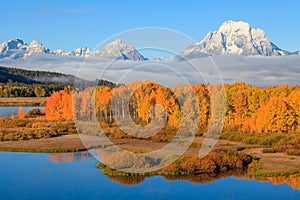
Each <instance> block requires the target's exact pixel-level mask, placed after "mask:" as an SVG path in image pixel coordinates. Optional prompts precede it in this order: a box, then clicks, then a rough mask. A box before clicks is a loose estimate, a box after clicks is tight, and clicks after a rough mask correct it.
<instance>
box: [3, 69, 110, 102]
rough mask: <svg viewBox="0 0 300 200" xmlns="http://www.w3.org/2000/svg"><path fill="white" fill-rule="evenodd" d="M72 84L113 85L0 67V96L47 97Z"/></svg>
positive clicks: (57, 74)
mask: <svg viewBox="0 0 300 200" xmlns="http://www.w3.org/2000/svg"><path fill="white" fill-rule="evenodd" d="M74 84H75V85H78V86H79V87H82V86H81V85H83V86H85V87H86V86H93V85H103V86H110V87H114V86H115V85H114V84H113V83H111V82H109V81H106V80H96V81H87V80H83V79H80V78H77V77H76V76H73V75H67V74H62V73H57V72H48V71H37V70H24V69H17V68H8V67H0V97H48V96H50V95H51V94H52V93H53V92H55V91H59V90H63V89H64V88H66V87H67V88H70V87H71V86H73V85H74Z"/></svg>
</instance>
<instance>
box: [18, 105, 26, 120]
mask: <svg viewBox="0 0 300 200" xmlns="http://www.w3.org/2000/svg"><path fill="white" fill-rule="evenodd" d="M18 118H19V119H24V118H25V113H24V111H23V108H22V106H20V108H19V112H18Z"/></svg>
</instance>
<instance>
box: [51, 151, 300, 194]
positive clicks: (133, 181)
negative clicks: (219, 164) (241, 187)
mask: <svg viewBox="0 0 300 200" xmlns="http://www.w3.org/2000/svg"><path fill="white" fill-rule="evenodd" d="M91 157H92V156H91V155H90V154H89V153H88V152H78V153H49V154H48V159H49V160H50V161H51V162H52V163H66V162H69V163H73V162H76V161H80V162H85V161H86V160H87V159H90V158H91ZM99 173H101V170H100V169H99ZM231 176H234V177H236V178H237V179H247V180H249V181H251V180H257V181H260V182H271V183H272V184H274V185H280V184H288V185H289V186H290V187H291V188H293V189H295V190H300V174H294V175H287V176H277V177H261V176H254V175H251V174H249V173H247V172H246V171H245V170H235V171H230V172H227V173H220V174H213V175H212V174H198V175H189V176H163V178H164V179H165V180H166V181H178V180H184V181H188V182H191V183H194V184H205V183H209V182H214V181H217V180H219V179H222V178H226V177H231ZM106 177H107V178H109V179H110V180H111V181H113V182H116V183H119V184H121V185H124V186H134V185H138V184H141V183H143V182H144V181H146V179H147V177H145V176H110V175H106Z"/></svg>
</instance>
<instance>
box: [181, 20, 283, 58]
mask: <svg viewBox="0 0 300 200" xmlns="http://www.w3.org/2000/svg"><path fill="white" fill-rule="evenodd" d="M225 54H235V55H245V56H249V55H262V56H281V55H287V54H289V52H287V51H284V50H282V49H280V48H278V47H277V46H276V45H275V44H273V43H272V42H270V40H269V39H268V38H267V37H266V36H265V32H264V31H263V30H261V29H259V28H251V27H250V25H249V24H248V23H246V22H242V21H239V22H235V21H231V20H230V21H226V22H224V23H223V24H222V25H221V26H220V28H219V30H218V31H214V32H209V33H208V34H207V35H206V36H205V37H204V39H203V40H202V41H201V42H199V43H196V44H193V45H191V46H189V47H187V48H186V49H185V50H184V51H182V53H181V56H183V57H189V58H193V57H202V56H207V55H225Z"/></svg>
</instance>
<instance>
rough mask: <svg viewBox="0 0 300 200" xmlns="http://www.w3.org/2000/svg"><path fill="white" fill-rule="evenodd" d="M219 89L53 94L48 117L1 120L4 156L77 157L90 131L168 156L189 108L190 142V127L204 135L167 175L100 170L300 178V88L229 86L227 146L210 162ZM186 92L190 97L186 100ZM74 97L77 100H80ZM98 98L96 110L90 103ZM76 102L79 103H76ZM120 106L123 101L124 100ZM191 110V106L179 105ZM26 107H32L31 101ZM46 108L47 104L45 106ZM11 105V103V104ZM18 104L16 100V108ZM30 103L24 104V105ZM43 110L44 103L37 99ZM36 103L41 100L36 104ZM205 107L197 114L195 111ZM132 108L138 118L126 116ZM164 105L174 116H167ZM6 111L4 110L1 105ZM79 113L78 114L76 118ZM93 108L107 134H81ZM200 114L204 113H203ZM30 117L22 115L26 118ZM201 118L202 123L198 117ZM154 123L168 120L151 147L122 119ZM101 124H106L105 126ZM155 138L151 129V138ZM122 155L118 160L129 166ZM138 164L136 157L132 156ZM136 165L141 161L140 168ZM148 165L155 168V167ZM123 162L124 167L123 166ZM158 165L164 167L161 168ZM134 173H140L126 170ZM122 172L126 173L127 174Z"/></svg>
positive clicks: (151, 86)
mask: <svg viewBox="0 0 300 200" xmlns="http://www.w3.org/2000/svg"><path fill="white" fill-rule="evenodd" d="M219 89H220V86H219V85H208V86H207V85H201V84H198V85H194V86H192V87H189V86H184V85H180V86H178V87H176V88H175V90H176V91H178V92H179V93H178V94H177V96H176V95H175V93H173V92H172V91H171V90H170V89H168V88H165V87H162V86H160V85H159V84H156V83H151V82H146V83H145V84H144V85H143V82H141V81H136V82H134V83H131V84H129V85H127V86H125V85H120V86H118V87H110V86H96V87H95V88H91V87H88V88H84V89H83V90H80V91H76V92H75V91H73V89H72V88H71V87H65V89H64V90H61V91H59V92H53V93H52V95H51V96H50V97H48V98H47V103H46V108H45V110H44V111H38V110H34V111H30V112H28V113H27V114H24V113H23V111H22V110H21V107H20V112H19V115H18V116H11V117H10V118H0V150H3V151H4V150H9V151H32V152H77V151H84V150H86V149H87V148H86V147H85V146H84V145H83V143H82V141H81V140H80V137H79V135H78V134H77V130H76V128H77V129H78V131H79V132H82V130H81V129H83V130H87V131H88V136H97V135H99V134H103V135H105V136H106V137H108V138H109V139H110V140H111V141H112V142H113V143H114V144H117V145H118V146H119V147H121V148H123V149H126V150H127V151H131V152H134V153H143V152H150V151H154V150H157V149H160V148H161V147H162V146H164V145H166V144H167V143H169V142H170V141H171V140H172V139H173V138H174V137H175V135H176V133H177V131H178V129H179V125H180V120H181V119H182V114H181V110H184V109H185V108H186V110H185V111H186V113H188V115H189V117H190V120H186V122H187V124H183V127H185V128H184V130H187V131H185V132H184V136H187V137H189V136H191V132H189V131H188V130H189V129H188V127H198V129H196V137H195V139H194V141H193V143H192V144H191V146H190V147H189V149H188V150H187V152H185V154H184V155H182V157H180V158H179V159H178V160H176V161H175V162H174V163H173V164H171V165H169V166H168V167H166V168H163V169H161V170H159V171H154V172H151V173H145V174H135V173H124V172H120V171H116V170H114V169H112V168H109V167H107V166H105V165H104V164H101V163H100V164H99V165H97V167H98V168H100V169H101V170H102V172H103V174H106V175H108V176H115V177H118V176H120V177H121V176H124V177H130V176H141V175H142V176H153V175H168V176H170V175H171V176H183V175H184V176H186V175H192V174H193V175H199V174H210V175H212V176H213V175H214V174H221V173H227V172H234V171H245V172H246V173H247V174H250V175H251V174H252V175H253V176H261V177H267V176H282V175H291V174H298V173H299V172H300V138H299V133H300V118H299V117H300V102H299V99H300V98H299V96H300V87H298V86H287V85H282V86H272V87H269V88H260V87H253V86H251V85H248V84H245V83H235V84H229V85H225V91H226V96H227V102H226V113H225V120H224V128H223V132H222V134H221V137H220V140H219V141H218V143H217V145H216V146H215V147H214V148H213V150H212V151H211V152H210V154H209V155H208V156H206V157H204V158H202V159H200V158H199V156H198V154H199V149H200V148H201V146H202V142H203V139H204V138H205V136H206V135H205V134H206V132H207V130H208V126H209V124H210V123H211V118H212V115H213V114H214V112H217V110H216V108H214V106H213V105H212V104H210V101H211V98H214V96H211V94H210V92H211V91H215V92H217V91H218V90H219ZM132 91H135V92H134V93H133V94H132V96H131V98H129V102H123V101H122V98H121V97H122V96H117V97H114V98H116V99H114V103H115V104H116V105H117V107H116V108H117V109H119V110H115V111H114V112H112V110H113V108H112V107H113V105H112V103H111V102H112V101H111V100H112V96H113V93H114V92H118V93H119V94H121V95H122V94H131V92H132ZM180 91H185V92H186V93H184V94H182V93H180ZM191 91H194V92H195V94H196V100H197V101H194V100H193V99H191V96H192V95H188V94H190V93H189V92H191ZM73 95H74V96H73ZM93 95H95V100H96V101H95V102H94V103H93V105H92V104H91V103H92V102H90V100H89V99H90V97H91V96H93ZM73 97H75V98H73ZM118 98H119V99H118ZM177 98H179V99H180V102H184V103H183V106H180V105H179V101H178V100H176V99H177ZM23 100H24V99H23ZM43 100H45V99H43ZM3 101H5V99H4V100H3ZM8 101H10V102H14V100H13V99H11V100H8ZM21 101H22V100H21V99H19V101H18V100H17V102H19V105H20V104H21V103H20V102H21ZM36 101H39V102H41V99H39V100H38V99H36ZM32 102H34V100H33V101H32ZM196 102H198V104H199V105H198V106H197V107H195V105H196V104H195V103H196ZM127 103H128V105H129V114H130V116H125V113H126V112H125V107H126V106H124V105H126V104H127ZM155 104H160V105H162V108H164V109H165V110H166V113H163V112H162V110H161V109H160V108H159V107H157V108H156V107H155V106H154V109H153V110H152V111H150V108H151V107H152V106H153V105H155ZM0 105H1V104H0ZM72 105H73V106H75V110H74V113H75V114H76V117H75V116H73V112H72ZM92 108H95V110H96V117H97V119H98V122H99V125H100V126H101V129H102V131H101V133H100V132H99V131H97V130H94V129H93V127H92V126H91V125H92V124H89V123H85V124H83V126H80V127H75V123H74V122H73V120H78V121H84V122H85V121H87V122H90V120H91V119H92V117H93V116H92V113H93V110H92ZM198 109H199V110H198ZM21 111H22V112H21ZM197 112H199V118H198V116H197V115H196V114H195V113H197ZM152 117H154V120H158V121H160V120H163V119H166V124H165V126H164V127H163V128H162V129H161V130H160V131H159V132H158V133H157V134H155V135H153V136H151V137H148V138H147V139H136V138H138V137H139V136H143V135H139V134H144V133H142V132H136V133H135V134H137V135H135V136H136V137H134V136H131V135H130V134H127V133H125V132H123V131H122V130H121V129H120V128H119V127H118V126H117V123H116V121H115V119H123V120H124V119H127V118H128V119H129V118H131V119H132V120H133V121H134V123H136V124H137V125H140V126H145V125H147V124H149V123H150V122H151V119H152ZM97 124H98V123H97ZM148 132H151V129H149V130H148ZM122 156H124V155H122V154H120V155H118V154H116V156H115V158H114V159H118V158H122ZM125 156H129V157H130V156H131V155H125ZM134 159H136V158H133V160H134ZM143 159H144V160H145V163H143V164H145V165H151V163H147V162H148V161H147V158H143ZM121 160H122V159H121ZM155 162H156V161H155ZM125 165H127V167H128V168H130V167H132V166H131V165H128V163H125ZM120 169H122V168H120Z"/></svg>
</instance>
